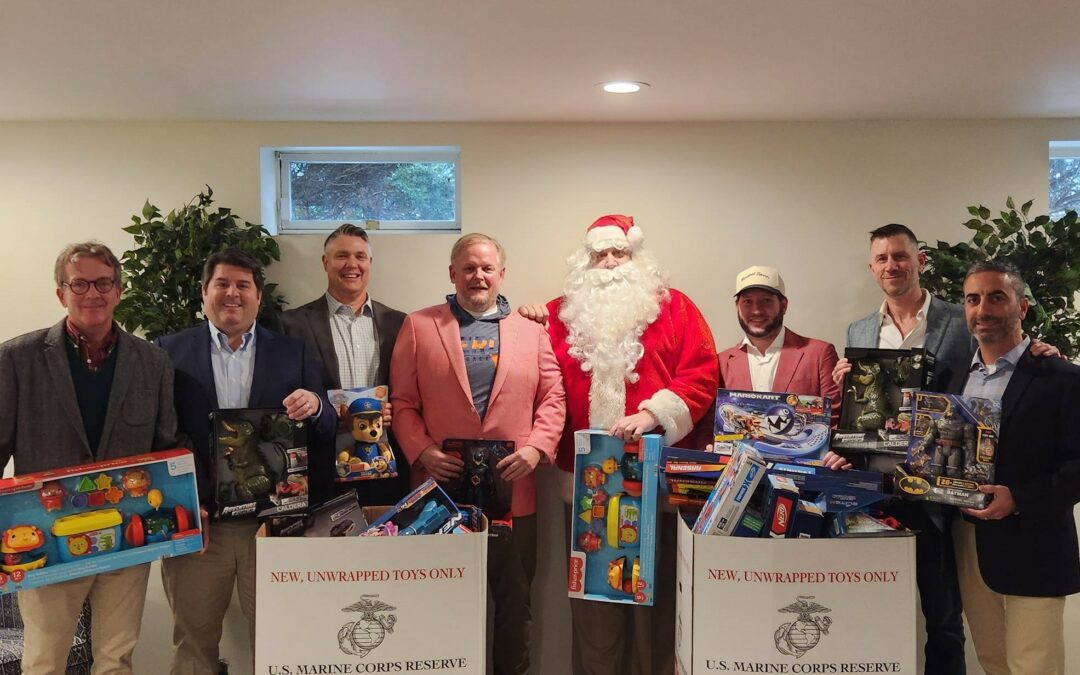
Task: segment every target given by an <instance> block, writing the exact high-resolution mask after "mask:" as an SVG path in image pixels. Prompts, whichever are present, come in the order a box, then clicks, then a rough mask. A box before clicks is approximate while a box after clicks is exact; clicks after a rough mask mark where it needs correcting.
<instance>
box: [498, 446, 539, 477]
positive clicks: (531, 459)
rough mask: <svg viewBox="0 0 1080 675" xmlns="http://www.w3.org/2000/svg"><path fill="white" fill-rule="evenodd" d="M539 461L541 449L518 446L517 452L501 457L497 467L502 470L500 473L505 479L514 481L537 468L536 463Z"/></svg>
mask: <svg viewBox="0 0 1080 675" xmlns="http://www.w3.org/2000/svg"><path fill="white" fill-rule="evenodd" d="M539 463H540V451H539V450H537V449H536V448H534V447H532V446H529V445H525V446H522V447H520V448H518V449H517V451H516V452H513V453H511V454H509V455H507V456H506V457H503V458H502V459H500V460H499V463H498V464H496V465H495V468H496V469H498V470H499V471H501V472H502V473H501V474H500V475H501V476H502V479H503V480H505V481H514V480H518V479H519V478H524V477H525V476H528V475H529V474H531V473H532V472H533V471H535V470H536V465H537V464H539Z"/></svg>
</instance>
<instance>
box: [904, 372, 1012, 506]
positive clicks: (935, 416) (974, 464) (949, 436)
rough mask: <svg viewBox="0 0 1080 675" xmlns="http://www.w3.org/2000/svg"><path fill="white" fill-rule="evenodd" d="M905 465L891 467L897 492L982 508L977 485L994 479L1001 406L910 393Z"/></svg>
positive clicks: (983, 501) (985, 499) (982, 497)
mask: <svg viewBox="0 0 1080 675" xmlns="http://www.w3.org/2000/svg"><path fill="white" fill-rule="evenodd" d="M914 397H915V409H914V412H915V417H914V421H913V423H912V427H911V440H910V443H909V445H908V451H907V452H908V454H907V466H906V467H905V466H904V465H900V466H898V467H897V469H896V492H897V493H898V494H900V495H902V496H903V497H905V498H907V499H914V500H927V501H932V502H940V503H942V504H951V505H953V506H969V507H971V508H975V509H982V508H986V506H987V505H988V504H989V503H990V501H989V500H990V495H987V494H984V493H982V492H979V486H980V485H987V484H990V483H993V482H994V464H995V458H996V456H997V439H998V431H999V429H1000V426H1001V405H1000V404H999V403H997V402H996V401H991V400H988V399H985V398H974V397H964V396H955V395H953V394H932V393H930V392H925V391H919V392H916V393H915V395H914Z"/></svg>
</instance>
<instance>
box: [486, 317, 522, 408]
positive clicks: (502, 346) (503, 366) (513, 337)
mask: <svg viewBox="0 0 1080 675" xmlns="http://www.w3.org/2000/svg"><path fill="white" fill-rule="evenodd" d="M511 319H512V317H506V318H505V319H503V320H502V321H500V322H499V363H498V364H496V366H495V381H494V382H493V383H492V384H491V397H490V398H489V399H488V408H489V409H490V408H491V402H492V401H494V400H495V397H497V396H498V395H499V392H500V391H501V390H502V386H503V383H504V382H506V373H507V372H508V371H509V370H510V368H511V367H512V366H513V362H514V350H515V347H516V346H517V336H518V327H517V322H516V321H512V320H511Z"/></svg>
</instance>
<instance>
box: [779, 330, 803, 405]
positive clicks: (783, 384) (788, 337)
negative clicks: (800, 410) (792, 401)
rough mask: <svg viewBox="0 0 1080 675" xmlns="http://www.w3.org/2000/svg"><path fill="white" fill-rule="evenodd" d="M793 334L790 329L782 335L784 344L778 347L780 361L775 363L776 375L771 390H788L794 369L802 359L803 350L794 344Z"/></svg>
mask: <svg viewBox="0 0 1080 675" xmlns="http://www.w3.org/2000/svg"><path fill="white" fill-rule="evenodd" d="M794 343H795V334H794V333H792V332H791V331H790V330H789V331H787V333H786V334H785V336H784V346H783V347H782V348H781V349H780V362H779V363H777V364H776V377H774V378H773V391H788V387H790V386H791V378H793V377H794V376H795V369H796V368H798V367H799V362H800V361H802V357H803V350H802V349H801V348H800V347H798V346H796V345H795V344H794Z"/></svg>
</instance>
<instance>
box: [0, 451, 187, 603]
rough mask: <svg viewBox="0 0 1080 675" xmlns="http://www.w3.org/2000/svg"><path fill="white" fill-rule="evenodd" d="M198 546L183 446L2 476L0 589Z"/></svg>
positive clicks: (120, 565) (8, 590)
mask: <svg viewBox="0 0 1080 675" xmlns="http://www.w3.org/2000/svg"><path fill="white" fill-rule="evenodd" d="M200 550H202V531H201V529H200V523H199V497H198V493H197V491H196V487H195V460H194V457H193V456H192V455H191V453H190V452H188V451H187V450H182V449H175V450H162V451H161V452H153V453H148V454H145V455H135V456H133V457H125V458H123V459H114V460H108V461H104V462H96V463H93V464H82V465H79V466H72V467H67V468H64V469H53V470H50V471H41V472H38V473H31V474H26V475H23V476H15V477H14V478H6V479H3V480H0V555H2V557H0V595H2V594H4V593H13V592H15V591H20V590H25V589H29V588H37V587H40V586H47V585H49V584H55V583H59V582H61V581H68V580H70V579H76V578H78V577H84V576H88V575H91V574H100V573H102V572H110V571H112V570H117V569H121V568H124V567H130V566H132V565H139V564H142V563H147V562H150V561H152V560H156V559H158V558H168V557H172V556H177V555H184V554H187V553H195V552H198V551H200Z"/></svg>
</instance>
